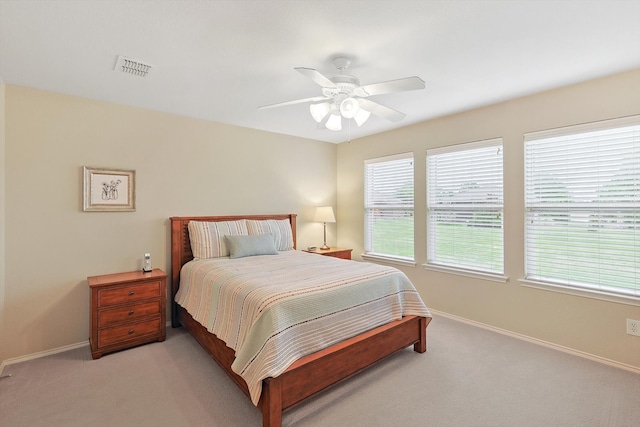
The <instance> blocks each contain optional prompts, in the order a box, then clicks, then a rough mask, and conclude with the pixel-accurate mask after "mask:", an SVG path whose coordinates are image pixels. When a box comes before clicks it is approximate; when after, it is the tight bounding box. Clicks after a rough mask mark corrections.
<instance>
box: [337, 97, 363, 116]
mask: <svg viewBox="0 0 640 427" xmlns="http://www.w3.org/2000/svg"><path fill="white" fill-rule="evenodd" d="M358 111H360V102H358V100H357V99H356V98H347V99H345V100H344V101H342V102H341V103H340V114H342V117H345V118H347V119H352V118H354V117H355V115H356V114H358Z"/></svg>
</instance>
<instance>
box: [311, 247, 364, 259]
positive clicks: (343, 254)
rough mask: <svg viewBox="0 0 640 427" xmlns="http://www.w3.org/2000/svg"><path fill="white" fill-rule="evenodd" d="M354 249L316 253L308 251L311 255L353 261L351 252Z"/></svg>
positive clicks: (325, 250)
mask: <svg viewBox="0 0 640 427" xmlns="http://www.w3.org/2000/svg"><path fill="white" fill-rule="evenodd" d="M352 250H353V249H342V248H329V249H316V250H315V251H308V250H305V252H309V253H310V254H319V255H324V256H332V257H334V258H342V259H351V251H352Z"/></svg>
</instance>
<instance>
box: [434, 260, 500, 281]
mask: <svg viewBox="0 0 640 427" xmlns="http://www.w3.org/2000/svg"><path fill="white" fill-rule="evenodd" d="M422 267H424V269H425V270H432V271H439V272H441V273H450V274H457V275H458V276H465V277H473V278H474V279H482V280H490V281H492V282H499V283H507V280H509V277H507V276H505V275H502V274H496V273H484V272H482V271H473V270H465V269H463V268H455V267H446V266H444V265H436V264H422Z"/></svg>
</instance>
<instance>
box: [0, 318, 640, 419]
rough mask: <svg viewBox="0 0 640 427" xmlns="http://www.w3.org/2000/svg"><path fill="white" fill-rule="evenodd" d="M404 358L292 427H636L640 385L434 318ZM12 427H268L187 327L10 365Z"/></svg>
mask: <svg viewBox="0 0 640 427" xmlns="http://www.w3.org/2000/svg"><path fill="white" fill-rule="evenodd" d="M428 340H429V344H428V351H427V353H425V354H418V353H415V352H413V351H412V349H411V348H408V349H405V350H402V351H400V352H398V353H396V354H394V355H392V356H390V357H388V358H387V359H385V360H383V361H381V362H380V363H378V364H377V365H375V366H374V367H371V368H369V369H367V370H365V371H364V372H362V373H360V374H359V375H357V376H354V377H352V378H350V379H349V380H347V381H344V382H342V383H340V384H338V385H337V386H334V387H332V388H331V389H329V390H327V391H325V392H322V393H320V394H318V395H317V396H315V397H313V398H311V399H309V400H308V401H306V402H303V403H302V404H300V405H298V406H296V407H294V408H292V409H291V410H289V411H287V412H285V414H284V419H283V426H289V427H327V426H332V427H334V426H348V427H365V426H366V427H390V426H405V427H414V426H415V427H419V426H434V427H541V426H544V427H573V426H575V427H637V426H640V404H639V402H640V400H639V397H640V375H638V374H635V373H632V372H628V371H625V370H621V369H618V368H615V367H611V366H607V365H603V364H600V363H597V362H593V361H590V360H587V359H583V358H579V357H576V356H573V355H570V354H566V353H562V352H559V351H556V350H553V349H549V348H546V347H542V346H538V345H535V344H532V343H528V342H525V341H521V340H518V339H515V338H511V337H507V336H504V335H501V334H497V333H494V332H491V331H488V330H484V329H481V328H477V327H474V326H471V325H467V324H464V323H460V322H457V321H455V320H451V319H448V318H444V317H442V316H434V320H433V321H432V322H431V324H430V325H429V328H428ZM3 374H11V377H8V378H4V379H2V380H0V426H2V427H40V426H43V427H44V426H46V427H58V426H60V427H76V426H77V427H90V426H91V427H93V426H96V427H102V426H104V427H112V426H113V427H116V426H117V427H146V426H149V427H162V426H172V427H181V426H183V427H191V426H197V427H200V426H202V427H205V426H207V427H236V426H237V427H251V426H256V427H259V426H261V425H262V420H261V414H260V411H259V410H258V409H257V408H256V407H254V406H253V405H252V404H251V402H250V400H249V399H248V398H247V397H246V396H245V395H244V394H243V393H242V392H241V391H240V390H239V389H238V388H237V386H236V385H235V384H234V383H233V382H232V381H231V380H230V379H229V378H228V377H227V376H226V374H224V373H223V371H222V370H221V369H220V368H219V367H218V366H217V365H216V364H215V363H214V362H213V361H212V359H211V358H210V356H209V355H208V354H207V353H206V352H205V351H204V350H203V349H202V348H201V347H200V346H199V344H198V343H196V342H195V340H194V339H193V338H192V337H191V336H190V335H188V334H187V333H186V332H185V331H184V330H183V329H182V328H178V329H171V328H169V329H168V330H167V340H166V341H164V342H162V343H153V344H148V345H144V346H140V347H136V348H133V349H129V350H126V351H122V352H118V353H113V354H109V355H106V356H103V357H102V358H101V359H98V360H92V359H91V353H90V350H89V348H88V347H83V348H79V349H76V350H72V351H67V352H64V353H59V354H55V355H51V356H47V357H43V358H40V359H35V360H30V361H26V362H22V363H16V364H12V365H9V366H7V367H6V368H5V369H4V372H3Z"/></svg>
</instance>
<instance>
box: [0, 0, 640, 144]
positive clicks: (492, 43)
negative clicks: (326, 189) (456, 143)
mask: <svg viewBox="0 0 640 427" xmlns="http://www.w3.org/2000/svg"><path fill="white" fill-rule="evenodd" d="M118 55H122V56H126V57H129V58H132V59H136V60H139V61H141V62H146V63H148V64H152V65H153V66H154V67H153V69H152V72H151V74H150V75H149V76H148V77H146V78H144V79H143V78H139V77H133V76H129V75H125V74H122V73H117V72H115V71H114V66H115V63H116V60H117V57H118ZM338 55H346V56H349V57H351V59H352V66H351V69H350V72H351V74H353V75H355V76H357V77H359V78H360V81H361V84H363V85H365V84H369V83H376V82H379V81H386V80H393V79H398V78H403V77H407V76H414V75H415V76H419V77H420V78H422V79H423V80H424V81H425V82H426V89H425V90H421V91H411V92H403V93H396V94H387V95H379V96H375V97H372V98H371V99H372V100H375V101H377V102H379V103H382V104H384V105H387V106H389V107H392V108H394V109H397V110H400V111H402V112H404V113H406V114H407V117H406V118H405V119H404V120H403V121H401V122H399V123H392V122H388V121H386V120H383V119H381V118H377V117H373V116H372V118H371V119H370V120H369V121H368V122H367V123H365V124H364V125H363V126H362V127H361V128H358V127H357V126H356V125H355V123H353V124H352V126H350V127H349V126H347V125H346V123H345V126H343V130H342V131H340V132H333V131H330V130H326V129H325V130H317V129H316V123H315V122H314V121H313V119H312V118H311V115H310V114H309V108H308V105H307V104H299V105H292V106H288V107H282V108H277V109H270V110H258V109H257V107H258V106H260V105H265V104H272V103H277V102H283V101H290V100H294V99H298V98H307V97H312V96H317V95H320V87H319V86H318V85H316V84H315V83H313V82H312V81H311V80H309V79H308V78H306V77H304V76H303V75H301V74H299V73H297V72H296V71H294V69H293V68H294V67H308V68H315V69H317V70H318V71H320V72H322V73H325V74H332V73H334V72H336V71H337V70H336V69H335V68H334V66H333V65H332V62H331V61H332V59H333V58H334V57H335V56H338ZM639 67H640V0H553V1H544V0H510V1H506V0H495V1H494V0H476V1H473V0H446V1H436V0H422V1H419V0H341V1H337V0H336V1H333V0H210V1H202V0H200V1H197V0H182V1H178V0H57V1H56V0H0V78H1V79H2V80H3V81H4V83H7V84H15V85H23V86H29V87H34V88H39V89H44V90H48V91H53V92H59V93H63V94H69V95H75V96H80V97H86V98H92V99H97V100H104V101H109V102H115V103H119V104H125V105H131V106H136V107H142V108H148V109H152V110H158V111H164V112H169V113H175V114H179V115H185V116H190V117H196V118H201V119H206V120H212V121H216V122H222V123H228V124H233V125H238V126H244V127H249V128H255V129H261V130H266V131H271V132H277V133H281V134H288V135H295V136H299V137H304V138H310V139H315V140H321V141H328V142H333V143H339V142H343V141H346V140H348V139H349V138H351V139H356V138H359V137H363V136H366V135H371V134H375V133H378V132H383V131H387V130H391V129H394V128H397V127H400V126H406V125H409V124H412V123H416V122H421V121H424V120H427V119H430V118H434V117H438V116H442V115H446V114H450V113H455V112H460V111H464V110H468V109H472V108H476V107H479V106H483V105H488V104H492V103H495V102H499V101H503V100H507V99H511V98H516V97H519V96H523V95H527V94H531V93H535V92H540V91H543V90H547V89H552V88H555V87H560V86H564V85H568V84H572V83H577V82H580V81H585V80H589V79H592V78H596V77H600V76H605V75H609V74H614V73H617V72H621V71H626V70H630V69H634V68H639ZM594 101H596V102H597V100H594ZM349 128H350V129H349ZM349 132H350V133H349Z"/></svg>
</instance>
